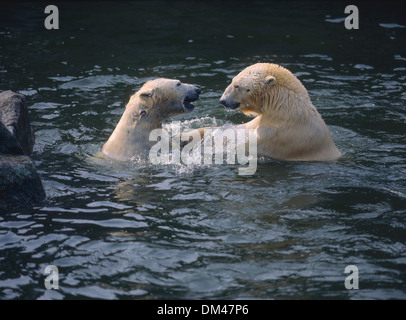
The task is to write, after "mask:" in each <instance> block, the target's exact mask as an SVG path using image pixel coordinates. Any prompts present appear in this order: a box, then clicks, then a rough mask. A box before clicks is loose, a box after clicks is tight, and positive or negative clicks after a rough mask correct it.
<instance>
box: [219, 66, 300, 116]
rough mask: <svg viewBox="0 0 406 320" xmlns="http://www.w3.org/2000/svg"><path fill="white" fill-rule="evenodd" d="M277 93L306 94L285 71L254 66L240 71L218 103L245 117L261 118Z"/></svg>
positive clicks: (277, 68) (273, 101) (287, 71)
mask: <svg viewBox="0 0 406 320" xmlns="http://www.w3.org/2000/svg"><path fill="white" fill-rule="evenodd" d="M280 89H285V90H288V91H292V92H296V93H305V94H307V91H306V89H305V88H304V86H303V85H302V84H301V83H300V81H299V80H298V79H297V78H296V77H295V76H294V75H293V74H292V73H291V72H290V71H289V70H287V69H285V68H284V67H281V66H279V65H277V64H272V63H257V64H254V65H251V66H249V67H247V68H245V69H244V70H243V71H241V72H240V73H239V74H238V75H237V76H236V77H235V78H234V79H233V80H232V82H231V84H230V85H229V86H228V87H227V88H226V90H225V91H224V93H223V95H222V96H221V98H220V103H221V104H222V105H224V106H225V107H226V108H229V109H237V108H238V109H239V110H241V111H242V112H244V113H245V114H259V115H260V114H263V113H264V112H266V111H265V109H266V108H268V107H269V106H270V105H272V104H274V103H275V102H276V99H275V98H277V96H278V95H279V94H280Z"/></svg>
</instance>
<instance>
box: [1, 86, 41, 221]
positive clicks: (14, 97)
mask: <svg viewBox="0 0 406 320" xmlns="http://www.w3.org/2000/svg"><path fill="white" fill-rule="evenodd" d="M3 121H4V122H3ZM34 139H35V138H34V132H33V130H32V127H31V124H30V121H29V117H28V110H27V107H26V104H25V97H24V96H23V95H21V94H18V93H14V92H12V91H5V92H2V93H0V213H5V212H9V211H11V210H13V211H14V210H16V211H19V210H21V208H26V207H31V206H39V205H41V204H43V202H44V200H45V191H44V188H43V185H42V182H41V178H40V176H39V175H38V172H37V170H36V169H35V165H34V161H33V160H32V159H31V158H30V157H29V156H28V155H29V154H31V152H32V148H33V146H34Z"/></svg>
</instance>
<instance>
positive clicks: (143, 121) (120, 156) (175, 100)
mask: <svg viewBox="0 0 406 320" xmlns="http://www.w3.org/2000/svg"><path fill="white" fill-rule="evenodd" d="M200 92H201V91H200V89H199V88H197V87H196V86H194V85H191V84H186V83H182V82H180V81H179V80H173V79H163V78H161V79H155V80H150V81H148V82H146V83H145V84H144V85H143V86H142V88H141V89H140V90H139V91H138V92H137V93H135V94H134V95H133V96H132V97H131V98H130V101H129V102H128V104H127V106H126V108H125V111H124V113H123V115H122V117H121V119H120V121H119V122H118V124H117V126H116V128H115V129H114V131H113V133H112V134H111V136H110V138H109V139H108V140H107V142H106V143H105V144H104V146H103V148H102V152H103V154H104V155H105V156H107V157H109V158H112V159H115V160H122V161H124V160H129V159H131V158H134V157H142V156H145V155H148V151H149V150H150V148H151V147H152V145H153V144H155V143H156V141H155V142H152V141H149V135H150V132H151V131H152V130H154V129H158V128H162V122H163V121H164V120H166V119H168V118H170V117H173V116H176V115H178V114H181V113H183V112H190V111H192V110H193V109H194V105H193V104H192V102H194V101H196V100H197V99H198V98H199V94H200Z"/></svg>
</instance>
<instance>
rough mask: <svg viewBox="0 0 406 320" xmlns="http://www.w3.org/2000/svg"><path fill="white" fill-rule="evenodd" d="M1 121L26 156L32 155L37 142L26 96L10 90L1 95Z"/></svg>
mask: <svg viewBox="0 0 406 320" xmlns="http://www.w3.org/2000/svg"><path fill="white" fill-rule="evenodd" d="M0 121H1V122H3V124H4V125H5V127H6V128H7V129H8V131H10V133H11V134H12V135H13V136H14V137H15V138H16V139H17V141H18V143H19V144H20V146H21V148H22V149H23V151H24V153H25V154H26V155H30V154H31V153H32V148H33V146H34V142H35V135H34V130H33V129H32V127H31V124H30V119H29V115H28V109H27V105H26V101H25V96H24V95H22V94H20V93H15V92H12V91H10V90H8V91H3V92H1V93H0Z"/></svg>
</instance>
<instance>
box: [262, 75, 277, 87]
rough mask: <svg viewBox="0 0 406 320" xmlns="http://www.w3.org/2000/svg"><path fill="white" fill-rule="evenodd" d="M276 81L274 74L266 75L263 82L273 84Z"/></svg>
mask: <svg viewBox="0 0 406 320" xmlns="http://www.w3.org/2000/svg"><path fill="white" fill-rule="evenodd" d="M275 82H276V79H275V77H274V76H267V77H266V78H265V80H264V84H266V85H273V84H274V83H275Z"/></svg>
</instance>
